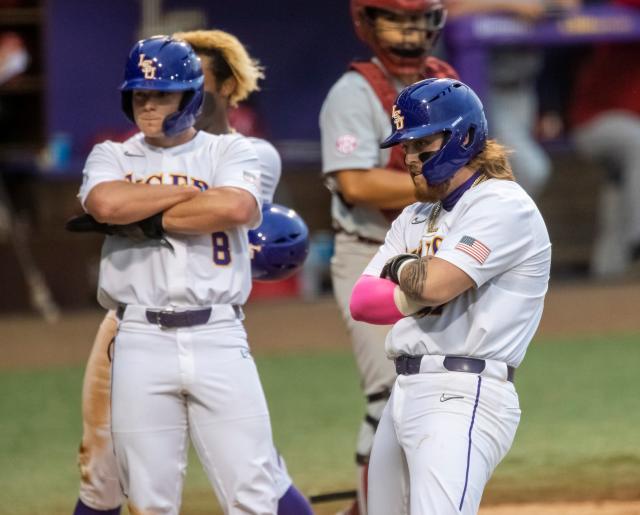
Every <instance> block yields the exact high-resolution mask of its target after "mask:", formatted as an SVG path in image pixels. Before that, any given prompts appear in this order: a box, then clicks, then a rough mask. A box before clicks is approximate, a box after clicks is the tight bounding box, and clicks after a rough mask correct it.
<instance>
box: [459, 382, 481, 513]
mask: <svg viewBox="0 0 640 515" xmlns="http://www.w3.org/2000/svg"><path fill="white" fill-rule="evenodd" d="M481 384H482V377H480V376H478V388H477V390H476V402H475V404H474V406H473V415H471V425H470V426H469V447H468V448H467V471H466V473H465V476H464V489H463V490H462V498H461V499H460V506H459V507H458V510H459V511H462V504H463V503H464V496H465V494H466V493H467V484H468V483H469V467H470V465H471V431H473V423H474V422H475V420H476V410H477V409H478V402H479V401H480V385H481Z"/></svg>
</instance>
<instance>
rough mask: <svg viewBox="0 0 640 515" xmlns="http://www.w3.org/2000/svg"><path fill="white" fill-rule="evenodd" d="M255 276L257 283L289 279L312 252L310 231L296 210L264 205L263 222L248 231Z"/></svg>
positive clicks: (276, 205) (252, 267) (252, 270)
mask: <svg viewBox="0 0 640 515" xmlns="http://www.w3.org/2000/svg"><path fill="white" fill-rule="evenodd" d="M249 244H250V245H251V247H252V253H253V256H252V258H251V273H252V277H253V278H254V279H256V280H258V281H278V280H280V279H286V278H287V277H289V276H290V275H292V274H294V273H295V272H296V271H298V270H299V269H300V268H301V267H302V265H303V264H304V260H305V259H306V258H307V254H308V253H309V229H307V225H306V224H305V223H304V220H303V219H302V218H301V217H300V215H298V214H297V213H296V212H295V211H294V210H293V209H289V208H288V207H285V206H281V205H279V204H264V205H263V206H262V223H261V224H260V227H258V228H257V229H252V230H250V231H249Z"/></svg>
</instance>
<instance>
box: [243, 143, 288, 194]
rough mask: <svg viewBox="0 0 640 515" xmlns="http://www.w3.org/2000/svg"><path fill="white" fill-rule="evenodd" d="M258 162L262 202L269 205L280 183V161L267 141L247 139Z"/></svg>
mask: <svg viewBox="0 0 640 515" xmlns="http://www.w3.org/2000/svg"><path fill="white" fill-rule="evenodd" d="M247 139H248V140H249V141H250V142H251V145H253V150H255V151H256V154H257V155H258V161H260V192H261V195H262V202H263V203H264V204H270V203H272V202H273V196H274V195H275V193H276V188H277V187H278V183H279V182H280V176H281V175H282V160H281V159H280V154H279V153H278V151H277V150H276V148H275V147H274V146H273V145H272V144H271V143H269V142H268V141H267V140H264V139H260V138H253V137H251V138H247Z"/></svg>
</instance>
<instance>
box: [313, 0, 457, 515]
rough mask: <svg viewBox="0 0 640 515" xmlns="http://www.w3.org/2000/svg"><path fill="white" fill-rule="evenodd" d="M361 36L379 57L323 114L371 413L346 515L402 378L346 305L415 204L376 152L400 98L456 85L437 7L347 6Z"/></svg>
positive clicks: (342, 286) (388, 161) (380, 338)
mask: <svg viewBox="0 0 640 515" xmlns="http://www.w3.org/2000/svg"><path fill="white" fill-rule="evenodd" d="M351 16H352V19H353V24H354V28H355V31H356V34H357V35H358V37H359V38H360V39H362V40H363V41H364V42H365V43H366V44H367V45H368V46H369V47H370V48H371V50H372V51H373V53H374V54H375V57H374V58H373V59H371V60H369V61H354V62H352V63H351V64H350V65H349V71H347V72H346V73H345V74H344V75H343V76H342V77H341V78H340V79H339V80H338V81H337V82H336V83H335V84H334V85H333V87H332V88H331V90H330V91H329V93H328V95H327V98H326V99H325V101H324V104H323V106H322V111H321V113H320V131H321V138H322V171H323V173H324V174H325V178H326V184H327V186H328V187H329V189H330V190H331V192H332V206H331V215H332V218H333V226H334V228H335V229H336V231H337V233H336V236H335V254H334V257H333V258H332V261H331V276H332V281H333V291H334V294H335V297H336V301H337V303H338V305H339V307H340V310H341V312H342V316H343V318H344V320H345V322H346V324H347V329H348V330H349V335H350V337H351V343H352V346H353V352H354V355H355V358H356V364H357V367H358V372H359V374H360V385H361V387H362V391H363V393H364V396H365V398H366V402H367V405H366V412H365V416H364V419H363V421H362V425H361V427H360V432H359V434H358V439H357V445H356V463H357V465H358V480H357V485H358V500H357V502H356V503H354V504H353V505H352V506H351V507H350V508H349V509H347V510H346V511H345V512H343V513H345V514H349V515H358V514H361V515H365V514H366V512H367V511H366V490H367V488H366V477H367V464H368V462H369V454H370V452H371V443H372V441H373V434H374V432H375V429H376V426H377V424H378V421H379V420H380V415H381V414H382V409H383V408H384V405H385V404H386V402H387V399H388V397H389V392H390V390H391V386H392V385H393V382H394V380H395V377H396V373H395V370H394V369H393V366H392V365H391V364H390V363H389V362H388V360H387V359H386V357H385V355H384V350H383V345H384V339H385V336H386V334H387V332H388V331H389V327H374V326H370V325H368V324H362V323H359V322H357V321H354V320H353V319H352V318H351V316H350V314H349V296H350V295H351V290H352V288H353V285H354V284H355V282H356V280H357V279H358V277H359V276H360V274H361V273H362V270H363V269H364V267H365V266H366V265H367V263H368V262H369V260H370V259H371V258H372V257H373V255H374V254H375V253H376V251H377V250H378V247H379V246H380V244H381V243H382V242H383V241H384V235H385V234H386V232H387V230H388V229H389V225H390V223H391V220H393V219H394V218H395V217H396V216H397V215H398V214H399V213H400V211H401V210H402V209H403V208H404V207H405V206H407V205H409V204H411V203H413V202H415V196H414V191H413V185H412V183H411V179H410V177H409V174H407V173H406V169H405V167H404V156H403V155H402V152H401V151H400V149H399V148H395V149H393V150H392V151H391V152H389V151H388V150H380V147H379V144H380V143H381V142H382V141H383V140H384V139H385V138H386V137H387V136H388V134H389V121H388V120H389V113H390V112H391V109H392V105H393V102H394V100H395V98H396V96H397V95H398V93H399V91H400V90H401V89H402V88H403V87H404V86H408V85H409V84H412V83H414V82H416V81H418V80H421V79H424V78H427V77H454V78H455V77H457V75H456V73H455V71H454V70H453V69H452V68H451V67H450V66H449V65H448V64H447V63H444V62H442V61H440V60H438V59H436V58H435V57H432V56H431V55H430V54H431V52H432V50H433V47H434V45H435V43H436V40H437V39H438V36H439V34H440V31H441V30H442V28H443V27H444V24H445V20H446V10H445V9H444V6H443V3H442V2H441V1H440V0H351Z"/></svg>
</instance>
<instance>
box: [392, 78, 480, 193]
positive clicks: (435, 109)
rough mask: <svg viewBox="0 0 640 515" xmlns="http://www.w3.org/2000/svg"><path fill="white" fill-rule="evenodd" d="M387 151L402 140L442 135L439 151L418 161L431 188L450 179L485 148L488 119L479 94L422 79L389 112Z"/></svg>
mask: <svg viewBox="0 0 640 515" xmlns="http://www.w3.org/2000/svg"><path fill="white" fill-rule="evenodd" d="M391 127H392V131H393V132H392V133H391V135H390V136H389V137H388V138H387V139H386V140H384V141H383V142H382V143H381V144H380V148H388V147H392V146H393V145H397V144H398V143H402V142H403V141H410V140H414V139H420V138H424V137H426V136H431V135H433V134H438V133H444V140H443V142H442V146H441V147H440V150H438V151H437V152H435V153H433V154H427V153H425V155H424V156H423V155H422V154H421V156H420V158H421V160H422V161H423V162H422V175H424V178H425V179H426V181H427V184H429V185H430V186H437V185H438V184H442V183H443V182H445V181H446V180H448V179H449V178H451V177H452V176H453V175H454V174H455V173H456V172H457V171H458V170H459V169H460V168H462V167H463V166H465V165H466V164H467V163H469V161H471V160H472V159H473V158H474V157H475V156H476V155H478V154H479V153H480V152H481V151H482V150H483V149H484V147H485V144H486V141H487V135H488V133H487V119H486V117H485V115H484V108H483V107H482V102H481V101H480V99H479V98H478V95H476V94H475V93H474V91H473V90H472V89H471V88H470V87H469V86H467V85H466V84H464V83H462V82H460V81H459V80H454V79H425V80H422V81H420V82H416V83H415V84H412V85H411V86H408V87H406V88H405V89H403V90H402V91H401V92H400V95H398V98H397V99H396V103H395V105H394V106H393V110H392V112H391Z"/></svg>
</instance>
